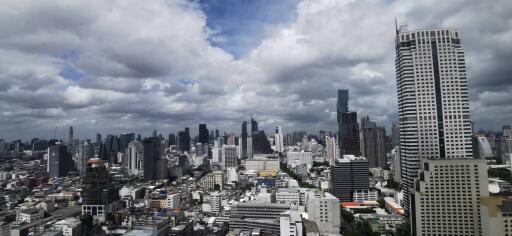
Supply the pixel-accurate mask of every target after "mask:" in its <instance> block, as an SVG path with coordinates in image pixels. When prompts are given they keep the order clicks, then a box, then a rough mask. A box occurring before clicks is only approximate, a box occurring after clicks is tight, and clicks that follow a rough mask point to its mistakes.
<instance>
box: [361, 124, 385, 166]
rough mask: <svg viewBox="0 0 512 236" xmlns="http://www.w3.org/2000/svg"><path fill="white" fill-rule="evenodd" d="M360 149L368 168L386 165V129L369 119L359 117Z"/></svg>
mask: <svg viewBox="0 0 512 236" xmlns="http://www.w3.org/2000/svg"><path fill="white" fill-rule="evenodd" d="M361 124H362V128H361V136H362V137H361V151H362V155H363V156H364V157H366V159H367V160H368V164H369V166H370V168H377V167H381V168H385V167H386V130H385V129H384V127H377V126H376V124H375V122H372V121H370V120H369V119H366V121H364V119H361Z"/></svg>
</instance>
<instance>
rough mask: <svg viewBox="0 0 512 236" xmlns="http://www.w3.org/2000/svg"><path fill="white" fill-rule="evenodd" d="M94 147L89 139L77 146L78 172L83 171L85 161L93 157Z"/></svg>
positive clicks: (85, 165)
mask: <svg viewBox="0 0 512 236" xmlns="http://www.w3.org/2000/svg"><path fill="white" fill-rule="evenodd" d="M95 150H96V147H95V145H94V143H92V142H91V140H89V139H88V140H85V142H82V143H81V144H80V146H79V147H78V158H77V165H76V166H77V169H78V172H80V173H83V172H85V170H86V168H87V161H88V160H89V159H92V158H94V152H95Z"/></svg>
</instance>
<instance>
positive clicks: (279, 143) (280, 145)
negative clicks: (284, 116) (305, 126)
mask: <svg viewBox="0 0 512 236" xmlns="http://www.w3.org/2000/svg"><path fill="white" fill-rule="evenodd" d="M274 142H275V145H274V146H275V150H276V152H281V153H282V152H284V137H283V131H282V128H281V126H278V127H276V133H275V134H274Z"/></svg>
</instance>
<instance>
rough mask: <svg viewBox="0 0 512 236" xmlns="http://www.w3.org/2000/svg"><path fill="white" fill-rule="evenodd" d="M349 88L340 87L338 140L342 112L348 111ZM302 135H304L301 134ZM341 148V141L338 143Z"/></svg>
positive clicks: (337, 107) (337, 103)
mask: <svg viewBox="0 0 512 236" xmlns="http://www.w3.org/2000/svg"><path fill="white" fill-rule="evenodd" d="M348 99H349V97H348V89H338V100H337V102H336V120H337V121H338V137H337V138H338V141H339V140H341V134H342V131H341V129H342V128H341V124H342V119H341V114H342V113H345V112H348ZM301 137H302V136H301ZM338 145H339V148H340V150H341V142H339V143H338Z"/></svg>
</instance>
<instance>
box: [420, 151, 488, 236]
mask: <svg viewBox="0 0 512 236" xmlns="http://www.w3.org/2000/svg"><path fill="white" fill-rule="evenodd" d="M420 176H421V178H420V179H419V181H418V182H417V183H416V185H417V186H416V187H415V189H416V191H415V193H414V202H415V209H416V210H415V212H414V214H415V220H416V222H415V224H416V231H417V235H418V236H421V235H482V233H481V232H482V216H481V209H480V199H481V198H484V197H487V196H489V190H488V181H489V180H488V178H487V164H486V161H485V160H480V159H444V160H441V159H437V160H434V159H426V160H423V171H422V172H421V173H420Z"/></svg>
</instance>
